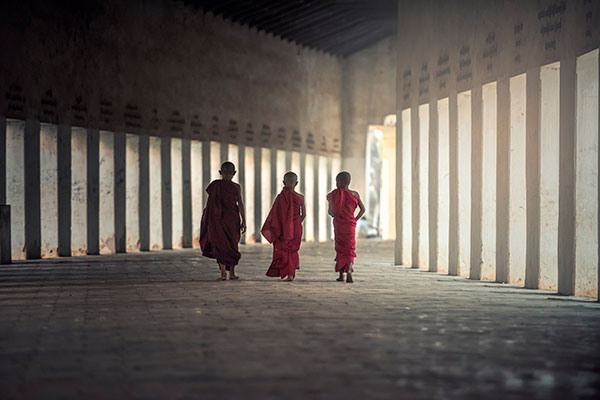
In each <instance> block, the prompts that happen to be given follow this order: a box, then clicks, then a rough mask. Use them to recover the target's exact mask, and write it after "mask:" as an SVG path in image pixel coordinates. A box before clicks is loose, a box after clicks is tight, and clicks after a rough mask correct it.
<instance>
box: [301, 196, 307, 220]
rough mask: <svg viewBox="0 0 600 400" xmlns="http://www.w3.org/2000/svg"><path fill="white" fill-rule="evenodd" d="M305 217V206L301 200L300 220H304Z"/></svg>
mask: <svg viewBox="0 0 600 400" xmlns="http://www.w3.org/2000/svg"><path fill="white" fill-rule="evenodd" d="M305 218H306V206H305V205H304V201H303V202H302V206H300V221H302V222H304V219H305Z"/></svg>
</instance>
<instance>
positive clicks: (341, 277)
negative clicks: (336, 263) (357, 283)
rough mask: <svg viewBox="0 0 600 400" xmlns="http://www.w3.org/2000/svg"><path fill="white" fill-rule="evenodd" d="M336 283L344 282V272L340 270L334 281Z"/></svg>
mask: <svg viewBox="0 0 600 400" xmlns="http://www.w3.org/2000/svg"><path fill="white" fill-rule="evenodd" d="M336 281H338V282H344V271H342V270H340V276H339V277H338V278H337V279H336Z"/></svg>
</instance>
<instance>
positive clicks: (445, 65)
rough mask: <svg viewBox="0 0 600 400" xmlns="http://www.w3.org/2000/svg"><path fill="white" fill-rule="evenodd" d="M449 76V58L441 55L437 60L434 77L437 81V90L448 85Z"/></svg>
mask: <svg viewBox="0 0 600 400" xmlns="http://www.w3.org/2000/svg"><path fill="white" fill-rule="evenodd" d="M449 75H450V57H449V56H448V54H442V55H441V56H439V57H438V60H437V71H436V73H435V77H436V78H437V80H438V88H440V89H444V88H445V87H446V86H447V84H448V82H447V81H448V76H449Z"/></svg>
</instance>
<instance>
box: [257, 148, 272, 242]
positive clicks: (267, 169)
mask: <svg viewBox="0 0 600 400" xmlns="http://www.w3.org/2000/svg"><path fill="white" fill-rule="evenodd" d="M271 151H272V150H271V149H268V148H266V147H263V148H262V149H261V152H262V155H261V160H262V169H261V178H260V179H261V211H262V215H261V221H260V225H261V226H262V224H263V223H264V222H265V220H266V219H267V215H269V211H271V202H272V201H271ZM257 233H259V234H260V232H257Z"/></svg>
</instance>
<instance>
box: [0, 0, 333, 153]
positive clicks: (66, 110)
mask: <svg viewBox="0 0 600 400" xmlns="http://www.w3.org/2000/svg"><path fill="white" fill-rule="evenodd" d="M57 4H60V3H56V2H53V3H48V4H44V3H43V2H34V3H31V2H17V1H8V2H3V3H2V5H1V6H0V38H2V39H0V93H2V96H0V114H2V115H5V116H6V117H7V118H17V119H25V118H32V119H36V120H40V121H42V122H51V123H56V122H60V123H65V124H71V125H74V126H85V127H93V128H96V129H100V130H106V131H119V132H123V131H125V132H127V133H145V134H153V135H159V136H175V137H182V136H183V137H188V138H193V139H208V138H210V139H213V140H217V141H221V142H231V143H247V144H258V145H262V144H269V146H270V145H271V144H273V145H275V146H277V147H289V148H292V147H293V148H300V147H301V146H302V144H305V145H306V147H307V149H308V151H315V152H316V151H323V152H327V151H329V152H331V151H334V152H339V151H340V146H341V105H340V91H341V79H342V78H341V77H342V67H341V62H340V60H339V59H338V58H337V57H334V56H331V55H328V54H325V53H321V52H316V51H313V50H307V49H304V48H301V47H299V46H297V45H295V44H293V43H289V42H287V41H284V40H281V39H280V38H278V37H274V36H273V35H267V34H265V33H264V32H261V33H258V32H257V31H256V30H255V29H250V28H248V27H247V26H240V25H237V24H232V23H230V22H228V21H224V20H222V19H221V18H215V17H213V16H212V15H211V14H203V13H202V12H201V10H198V9H191V8H189V7H187V6H185V5H183V4H182V3H178V2H174V1H170V0H155V1H150V2H145V1H141V0H137V1H130V2H119V1H116V0H110V1H106V2H99V1H92V2H84V3H81V4H79V5H75V3H71V5H68V6H61V5H57ZM309 133H310V134H309Z"/></svg>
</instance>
